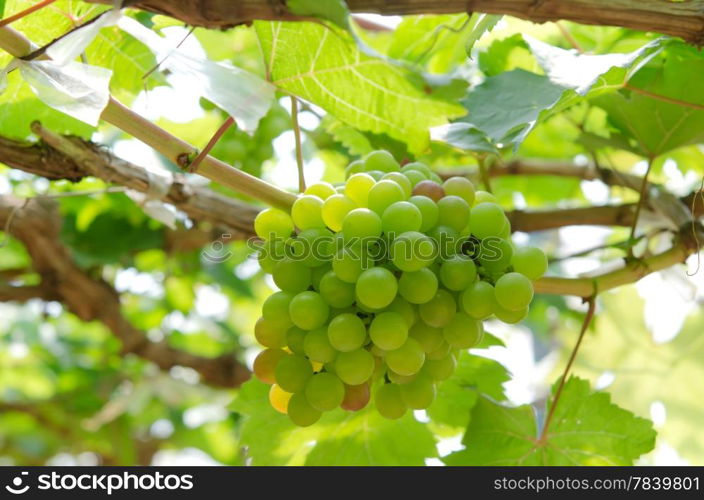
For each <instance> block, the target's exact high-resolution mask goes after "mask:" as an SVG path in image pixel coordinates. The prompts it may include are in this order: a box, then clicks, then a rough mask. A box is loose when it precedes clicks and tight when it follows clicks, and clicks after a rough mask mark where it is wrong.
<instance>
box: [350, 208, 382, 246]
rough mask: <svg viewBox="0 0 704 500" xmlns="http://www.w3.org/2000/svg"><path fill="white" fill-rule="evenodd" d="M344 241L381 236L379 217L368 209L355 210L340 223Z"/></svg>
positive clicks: (365, 239) (366, 239)
mask: <svg viewBox="0 0 704 500" xmlns="http://www.w3.org/2000/svg"><path fill="white" fill-rule="evenodd" d="M342 234H343V236H344V239H345V241H355V240H364V241H368V239H371V238H378V237H379V236H381V217H379V216H378V215H377V214H376V213H374V212H372V211H371V210H369V209H368V208H355V209H354V210H352V211H351V212H350V213H348V214H347V215H346V216H345V218H344V220H343V221H342Z"/></svg>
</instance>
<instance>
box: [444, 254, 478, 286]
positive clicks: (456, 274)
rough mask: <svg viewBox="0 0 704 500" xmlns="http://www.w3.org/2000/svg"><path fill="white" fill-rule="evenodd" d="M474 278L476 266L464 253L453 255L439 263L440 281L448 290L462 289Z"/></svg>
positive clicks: (472, 281) (475, 277)
mask: <svg viewBox="0 0 704 500" xmlns="http://www.w3.org/2000/svg"><path fill="white" fill-rule="evenodd" d="M476 279H477V266H476V265H474V262H473V261H472V259H470V258H469V257H466V256H464V255H454V256H452V257H450V258H448V259H447V260H446V261H445V262H443V263H442V264H441V265H440V282H441V283H442V284H443V285H444V286H445V288H447V289H448V290H454V291H460V290H464V289H465V288H467V287H468V286H469V285H470V284H472V283H474V280H476Z"/></svg>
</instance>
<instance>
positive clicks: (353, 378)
mask: <svg viewBox="0 0 704 500" xmlns="http://www.w3.org/2000/svg"><path fill="white" fill-rule="evenodd" d="M375 368H376V362H375V361H374V356H372V354H371V353H370V352H369V351H366V350H364V349H357V350H355V351H350V352H341V353H340V354H338V355H337V359H335V374H336V375H337V376H338V377H340V379H341V380H342V381H343V382H344V383H345V384H347V385H359V384H363V383H365V382H366V381H367V380H369V378H370V377H371V376H372V374H373V373H374V369H375Z"/></svg>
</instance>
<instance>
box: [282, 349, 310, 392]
mask: <svg viewBox="0 0 704 500" xmlns="http://www.w3.org/2000/svg"><path fill="white" fill-rule="evenodd" d="M312 376H313V367H312V366H311V364H310V361H308V360H307V359H306V358H304V357H303V356H299V355H297V354H288V355H286V356H284V357H283V358H281V359H280V360H279V362H278V363H277V364H276V368H275V369H274V377H275V378H276V383H277V384H279V386H280V387H281V388H282V389H283V390H284V391H286V392H293V393H296V392H301V391H302V390H303V389H304V388H305V386H306V382H308V379H309V378H310V377H312Z"/></svg>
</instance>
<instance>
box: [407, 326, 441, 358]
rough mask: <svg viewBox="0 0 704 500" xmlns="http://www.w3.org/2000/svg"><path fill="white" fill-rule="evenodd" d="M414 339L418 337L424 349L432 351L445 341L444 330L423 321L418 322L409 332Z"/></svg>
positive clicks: (427, 351)
mask: <svg viewBox="0 0 704 500" xmlns="http://www.w3.org/2000/svg"><path fill="white" fill-rule="evenodd" d="M408 335H409V336H410V337H411V338H412V339H416V341H417V342H418V344H420V347H421V348H422V349H423V351H424V352H425V353H426V354H427V353H431V352H433V351H435V350H437V349H438V348H440V347H441V345H442V343H443V342H444V340H445V339H444V338H443V336H442V330H441V329H440V328H435V327H434V326H430V325H426V324H425V323H423V322H422V321H419V322H417V323H416V324H415V325H413V327H412V328H411V329H410V331H409V332H408Z"/></svg>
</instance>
